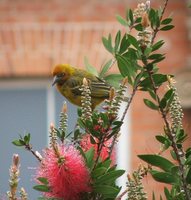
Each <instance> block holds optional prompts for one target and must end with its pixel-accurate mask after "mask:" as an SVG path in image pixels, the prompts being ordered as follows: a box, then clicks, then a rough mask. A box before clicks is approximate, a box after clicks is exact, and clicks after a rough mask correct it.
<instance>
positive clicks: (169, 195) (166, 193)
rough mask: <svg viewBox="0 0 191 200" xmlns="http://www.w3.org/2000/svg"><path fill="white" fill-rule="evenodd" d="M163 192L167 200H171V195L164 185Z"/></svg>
mask: <svg viewBox="0 0 191 200" xmlns="http://www.w3.org/2000/svg"><path fill="white" fill-rule="evenodd" d="M164 194H165V196H166V199H167V200H172V196H171V194H170V192H169V190H168V189H167V188H166V187H165V188H164Z"/></svg>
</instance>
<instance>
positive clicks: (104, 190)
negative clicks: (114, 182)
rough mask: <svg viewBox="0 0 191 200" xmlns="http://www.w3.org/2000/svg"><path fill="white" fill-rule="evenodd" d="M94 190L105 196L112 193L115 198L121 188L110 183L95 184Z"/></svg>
mask: <svg viewBox="0 0 191 200" xmlns="http://www.w3.org/2000/svg"><path fill="white" fill-rule="evenodd" d="M93 191H94V192H96V193H98V194H102V195H104V196H105V195H111V196H112V197H113V198H115V197H116V196H117V194H118V193H119V191H120V189H119V188H117V187H113V186H110V185H95V186H93Z"/></svg>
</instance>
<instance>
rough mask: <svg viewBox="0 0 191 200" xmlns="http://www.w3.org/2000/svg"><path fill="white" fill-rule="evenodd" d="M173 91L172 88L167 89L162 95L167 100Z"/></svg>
mask: <svg viewBox="0 0 191 200" xmlns="http://www.w3.org/2000/svg"><path fill="white" fill-rule="evenodd" d="M173 93H174V91H173V89H169V90H168V91H167V92H166V93H165V95H164V97H163V98H165V99H167V100H169V99H170V98H171V96H172V95H173Z"/></svg>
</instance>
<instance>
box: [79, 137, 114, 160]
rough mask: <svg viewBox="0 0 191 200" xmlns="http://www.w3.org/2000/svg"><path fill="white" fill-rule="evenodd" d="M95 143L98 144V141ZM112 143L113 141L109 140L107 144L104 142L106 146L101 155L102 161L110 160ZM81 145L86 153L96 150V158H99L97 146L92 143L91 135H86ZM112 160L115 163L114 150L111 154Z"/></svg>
mask: <svg viewBox="0 0 191 200" xmlns="http://www.w3.org/2000/svg"><path fill="white" fill-rule="evenodd" d="M95 141H96V142H98V141H97V140H95ZM111 143H112V139H109V140H107V141H106V142H104V146H103V148H102V151H101V154H100V157H101V159H102V161H104V160H105V159H106V158H108V156H109V147H110V146H111ZM80 145H81V148H82V149H83V151H84V152H86V151H88V150H89V149H91V148H92V147H93V148H94V149H95V157H96V156H97V144H92V143H91V141H90V135H89V134H85V135H84V136H83V138H82V140H81V143H80ZM110 159H111V160H112V162H113V163H114V162H115V151H114V150H113V152H112V154H111V158H110Z"/></svg>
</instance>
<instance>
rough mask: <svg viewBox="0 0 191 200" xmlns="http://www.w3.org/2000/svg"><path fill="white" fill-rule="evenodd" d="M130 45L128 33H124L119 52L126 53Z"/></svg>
mask: <svg viewBox="0 0 191 200" xmlns="http://www.w3.org/2000/svg"><path fill="white" fill-rule="evenodd" d="M129 46H130V42H129V40H128V36H127V34H124V36H123V38H122V40H121V44H120V48H119V54H120V55H121V54H122V53H124V52H125V51H126V50H127V48H128V47H129Z"/></svg>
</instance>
